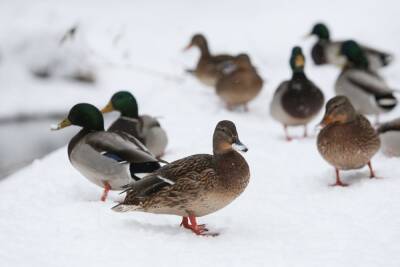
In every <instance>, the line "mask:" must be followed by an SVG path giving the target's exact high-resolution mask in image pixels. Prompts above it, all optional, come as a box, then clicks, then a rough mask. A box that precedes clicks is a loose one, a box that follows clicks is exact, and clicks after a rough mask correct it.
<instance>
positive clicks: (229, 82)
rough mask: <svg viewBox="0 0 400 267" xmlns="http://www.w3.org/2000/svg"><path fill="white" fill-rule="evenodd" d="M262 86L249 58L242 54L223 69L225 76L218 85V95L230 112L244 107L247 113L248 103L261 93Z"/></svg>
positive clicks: (261, 81) (260, 79)
mask: <svg viewBox="0 0 400 267" xmlns="http://www.w3.org/2000/svg"><path fill="white" fill-rule="evenodd" d="M262 86H263V80H262V78H261V77H260V76H259V75H258V73H257V71H256V69H255V68H254V67H253V66H252V64H251V61H250V58H249V56H248V55H247V54H240V55H238V56H237V57H236V58H235V59H234V60H233V61H232V63H231V64H226V65H225V67H224V68H223V75H222V76H221V78H220V79H219V80H218V82H217V85H216V93H217V95H218V96H219V97H220V98H221V99H222V100H223V101H224V102H225V103H226V105H227V108H228V109H229V110H230V109H232V108H234V107H237V106H244V108H245V110H246V111H247V110H248V108H247V103H248V102H250V101H251V100H253V99H254V98H255V97H256V96H257V95H258V94H259V93H260V91H261V89H262Z"/></svg>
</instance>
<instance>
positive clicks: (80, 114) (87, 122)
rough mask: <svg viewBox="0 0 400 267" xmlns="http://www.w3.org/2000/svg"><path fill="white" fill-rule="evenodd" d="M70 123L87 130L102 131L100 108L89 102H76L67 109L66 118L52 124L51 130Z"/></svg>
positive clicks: (102, 123)
mask: <svg viewBox="0 0 400 267" xmlns="http://www.w3.org/2000/svg"><path fill="white" fill-rule="evenodd" d="M70 125H76V126H80V127H82V128H84V129H87V130H95V131H103V130H104V120H103V115H102V114H101V112H100V110H98V109H97V108H96V107H95V106H93V105H91V104H87V103H80V104H76V105H75V106H73V107H72V108H71V110H70V111H69V113H68V116H67V118H65V119H64V120H62V121H61V122H60V123H58V124H57V125H55V126H52V130H60V129H62V128H65V127H68V126H70Z"/></svg>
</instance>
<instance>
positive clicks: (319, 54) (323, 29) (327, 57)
mask: <svg viewBox="0 0 400 267" xmlns="http://www.w3.org/2000/svg"><path fill="white" fill-rule="evenodd" d="M309 35H315V36H317V37H318V41H317V42H316V43H315V44H314V46H313V47H312V50H311V56H312V59H313V61H314V63H315V64H316V65H323V64H333V65H338V66H343V65H344V64H345V63H346V59H345V58H344V57H343V56H341V55H340V53H339V51H340V47H341V46H342V44H343V41H335V42H334V41H331V39H330V34H329V30H328V27H327V26H326V25H325V24H323V23H317V24H315V25H314V27H313V28H312V31H311V33H310V34H309ZM361 48H362V50H363V51H364V53H365V55H366V57H367V59H368V61H369V62H370V64H369V68H370V69H371V70H377V69H379V68H382V67H384V66H387V65H389V64H390V63H391V61H392V60H393V56H392V55H391V54H389V53H386V52H382V51H379V50H376V49H373V48H370V47H366V46H362V47H361Z"/></svg>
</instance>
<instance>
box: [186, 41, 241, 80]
mask: <svg viewBox="0 0 400 267" xmlns="http://www.w3.org/2000/svg"><path fill="white" fill-rule="evenodd" d="M193 46H197V47H198V48H199V49H200V59H199V61H198V62H197V66H196V68H195V69H194V70H187V72H189V73H192V74H193V75H195V76H196V77H197V78H198V79H199V80H200V81H201V82H202V83H204V84H205V85H208V86H215V84H216V83H217V81H218V79H219V77H220V76H221V75H222V68H223V66H224V64H226V63H229V62H230V61H231V60H233V58H234V57H233V56H230V55H216V56H214V55H211V53H210V50H209V49H208V44H207V40H206V38H205V37H204V35H202V34H195V35H194V36H193V37H192V40H191V41H190V43H189V45H188V46H186V48H185V50H188V49H190V48H191V47H193Z"/></svg>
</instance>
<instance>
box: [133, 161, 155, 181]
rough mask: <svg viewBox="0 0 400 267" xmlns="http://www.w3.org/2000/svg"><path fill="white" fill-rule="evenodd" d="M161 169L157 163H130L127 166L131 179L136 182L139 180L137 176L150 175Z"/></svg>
mask: <svg viewBox="0 0 400 267" xmlns="http://www.w3.org/2000/svg"><path fill="white" fill-rule="evenodd" d="M159 168H161V165H160V163H159V162H158V161H150V162H140V163H134V162H133V163H131V164H130V165H129V171H130V173H131V177H132V178H133V179H134V180H136V181H138V180H140V178H139V177H138V174H144V175H146V174H150V173H152V172H154V171H156V170H158V169H159Z"/></svg>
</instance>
